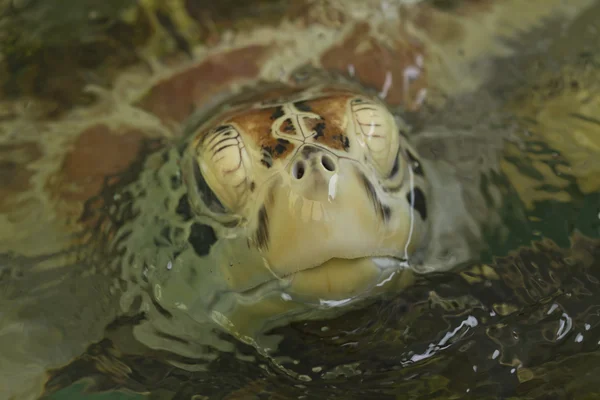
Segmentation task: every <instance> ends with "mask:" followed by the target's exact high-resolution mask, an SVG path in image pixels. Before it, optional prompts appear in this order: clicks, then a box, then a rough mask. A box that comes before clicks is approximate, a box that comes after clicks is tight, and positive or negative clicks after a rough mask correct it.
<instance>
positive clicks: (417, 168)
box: [406, 150, 425, 176]
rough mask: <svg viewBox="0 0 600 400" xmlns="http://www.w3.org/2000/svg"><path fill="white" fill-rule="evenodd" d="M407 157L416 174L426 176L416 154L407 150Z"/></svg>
mask: <svg viewBox="0 0 600 400" xmlns="http://www.w3.org/2000/svg"><path fill="white" fill-rule="evenodd" d="M406 155H407V156H408V159H409V160H410V165H411V167H412V170H413V171H414V173H415V174H417V175H420V176H425V173H424V172H423V168H421V163H420V162H419V160H417V157H415V156H414V154H412V153H411V152H410V151H408V150H406Z"/></svg>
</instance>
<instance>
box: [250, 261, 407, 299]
mask: <svg viewBox="0 0 600 400" xmlns="http://www.w3.org/2000/svg"><path fill="white" fill-rule="evenodd" d="M406 268H408V263H407V261H406V260H405V259H402V258H397V257H392V256H364V257H356V258H337V257H333V258H330V259H328V260H327V261H325V262H324V263H321V264H318V265H315V266H311V267H308V268H304V269H300V270H297V271H293V272H288V273H286V274H285V275H277V274H276V273H275V272H274V271H271V273H272V275H273V278H272V279H269V280H267V281H265V282H263V283H260V284H258V285H257V286H254V287H252V288H250V289H247V290H244V291H243V292H241V293H240V294H241V295H243V296H244V297H246V296H248V297H249V298H254V299H256V298H259V297H264V296H265V295H268V294H270V293H273V292H279V293H280V296H281V297H282V298H283V299H284V300H292V299H294V298H297V299H300V300H302V301H303V302H318V303H321V304H323V302H324V301H325V302H327V301H342V300H343V301H346V300H351V299H353V298H356V297H362V296H363V295H364V294H367V293H370V292H371V291H373V290H374V288H376V287H383V286H384V285H385V284H386V283H387V282H388V281H391V279H392V278H393V276H394V275H395V273H396V272H399V271H401V270H403V269H406Z"/></svg>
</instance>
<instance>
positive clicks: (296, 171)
mask: <svg viewBox="0 0 600 400" xmlns="http://www.w3.org/2000/svg"><path fill="white" fill-rule="evenodd" d="M292 176H293V177H294V178H296V179H302V177H303V176H304V162H303V161H298V162H297V163H295V164H294V166H293V167H292Z"/></svg>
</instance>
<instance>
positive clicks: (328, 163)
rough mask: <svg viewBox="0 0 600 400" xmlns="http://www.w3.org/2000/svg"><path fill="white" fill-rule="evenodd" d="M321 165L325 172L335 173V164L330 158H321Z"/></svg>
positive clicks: (325, 156)
mask: <svg viewBox="0 0 600 400" xmlns="http://www.w3.org/2000/svg"><path fill="white" fill-rule="evenodd" d="M321 165H322V166H323V167H324V168H325V169H326V170H327V171H331V172H333V171H335V163H334V162H333V160H332V159H331V157H329V156H327V155H324V156H322V157H321Z"/></svg>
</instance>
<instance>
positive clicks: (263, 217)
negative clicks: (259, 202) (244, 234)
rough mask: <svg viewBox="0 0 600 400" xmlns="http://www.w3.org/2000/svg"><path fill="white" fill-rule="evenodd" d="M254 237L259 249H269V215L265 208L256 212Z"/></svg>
mask: <svg viewBox="0 0 600 400" xmlns="http://www.w3.org/2000/svg"><path fill="white" fill-rule="evenodd" d="M255 237H256V243H257V245H258V247H259V248H261V249H267V248H268V247H269V215H268V214H267V209H266V208H265V206H262V207H261V208H260V211H259V212H258V229H257V230H256V235H255Z"/></svg>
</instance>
